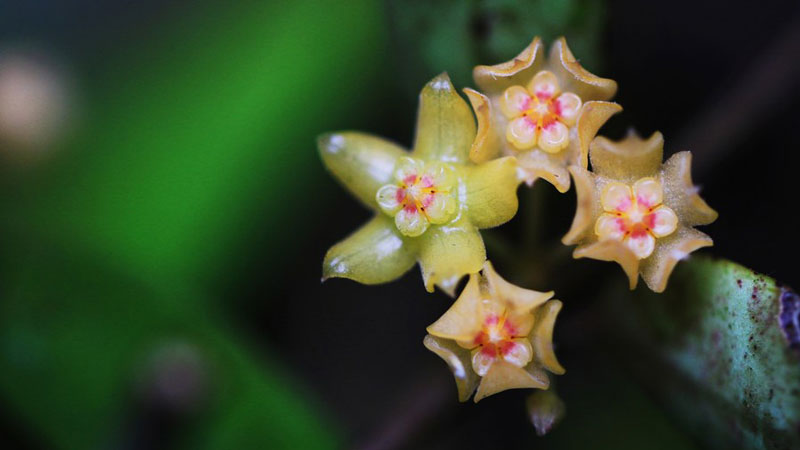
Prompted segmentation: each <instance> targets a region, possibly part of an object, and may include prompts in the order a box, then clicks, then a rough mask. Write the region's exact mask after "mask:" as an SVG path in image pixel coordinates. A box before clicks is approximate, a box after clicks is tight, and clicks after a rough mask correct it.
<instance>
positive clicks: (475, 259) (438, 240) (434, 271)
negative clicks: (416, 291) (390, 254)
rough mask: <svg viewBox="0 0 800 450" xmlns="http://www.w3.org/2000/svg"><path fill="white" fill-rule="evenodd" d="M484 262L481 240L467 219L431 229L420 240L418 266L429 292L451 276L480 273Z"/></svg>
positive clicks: (484, 250) (484, 251)
mask: <svg viewBox="0 0 800 450" xmlns="http://www.w3.org/2000/svg"><path fill="white" fill-rule="evenodd" d="M485 260H486V249H485V248H484V246H483V239H482V238H481V235H480V233H479V232H478V229H477V228H475V226H473V225H472V224H471V223H470V222H469V221H468V220H467V219H466V218H461V219H460V220H457V221H455V222H452V223H449V224H446V225H434V226H431V227H430V229H429V230H428V231H427V232H426V233H425V234H423V235H422V236H420V237H419V264H420V268H421V269H422V279H423V281H424V283H425V289H426V290H427V291H428V292H433V288H434V286H435V285H437V284H439V283H441V282H442V281H445V280H448V279H449V278H451V277H453V276H459V277H460V276H462V275H465V274H469V273H475V272H477V271H479V270H481V266H482V265H483V262H484V261H485Z"/></svg>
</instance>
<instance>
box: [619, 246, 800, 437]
mask: <svg viewBox="0 0 800 450" xmlns="http://www.w3.org/2000/svg"><path fill="white" fill-rule="evenodd" d="M621 292H622V290H619V291H617V293H621ZM610 298H612V300H610V302H611V308H610V309H609V313H610V314H611V316H610V319H611V320H613V321H614V323H616V324H617V325H618V327H617V328H616V332H615V333H617V335H616V337H617V338H618V340H616V341H615V343H616V344H618V345H619V346H620V348H619V352H620V354H623V355H626V356H623V360H624V361H625V362H626V363H627V365H628V366H629V368H631V369H632V370H633V372H634V373H635V374H636V375H637V376H638V377H639V379H640V381H642V382H643V383H644V384H645V385H646V386H647V387H648V388H649V389H650V390H651V391H652V392H653V393H654V394H656V396H657V397H659V399H660V400H662V401H663V403H664V404H665V405H666V406H667V407H668V408H669V410H670V411H671V412H672V413H673V415H674V417H675V419H676V420H677V421H679V422H680V423H682V424H683V425H684V426H685V427H687V429H688V430H689V431H690V432H692V433H693V434H694V436H695V437H696V438H697V439H698V440H699V441H701V442H703V443H704V444H705V445H706V446H707V447H709V448H720V449H723V448H724V449H728V448H753V449H790V448H800V348H798V347H799V346H800V341H799V340H798V334H797V333H798V326H797V325H798V312H800V299H798V296H797V295H796V294H795V293H794V292H793V291H791V290H790V289H789V288H786V287H782V286H781V285H780V284H778V283H777V282H776V281H775V280H773V279H771V278H769V277H767V276H764V275H760V274H757V273H754V272H752V271H751V270H749V269H747V268H745V267H742V266H740V265H738V264H735V263H732V262H730V261H725V260H712V259H708V258H696V259H693V260H692V261H690V262H688V263H683V264H681V265H679V266H678V269H676V272H675V273H674V274H673V278H672V280H671V281H670V286H669V287H668V288H667V290H666V291H665V293H664V294H661V295H659V294H654V293H652V292H649V291H647V290H646V289H643V288H640V289H639V290H638V291H637V292H636V293H635V294H634V298H630V296H628V295H613V296H611V297H610Z"/></svg>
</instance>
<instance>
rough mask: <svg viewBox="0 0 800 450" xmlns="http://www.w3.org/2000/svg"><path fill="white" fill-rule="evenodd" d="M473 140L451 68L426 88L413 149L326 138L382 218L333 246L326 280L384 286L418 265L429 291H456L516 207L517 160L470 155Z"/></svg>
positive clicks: (358, 137) (344, 177)
mask: <svg viewBox="0 0 800 450" xmlns="http://www.w3.org/2000/svg"><path fill="white" fill-rule="evenodd" d="M475 136H476V128H475V121H474V118H473V117H472V111H471V109H470V107H469V105H467V103H466V102H465V101H464V100H463V99H462V98H461V97H460V96H459V95H458V93H457V92H456V91H455V89H454V88H453V85H452V84H451V83H450V80H449V78H448V77H447V75H446V74H442V75H440V76H438V77H436V78H434V79H433V80H432V81H430V82H429V83H428V84H427V85H426V86H425V88H424V89H423V90H422V93H421V94H420V107H419V113H418V119H417V134H416V138H415V144H414V149H413V151H411V152H406V151H405V150H403V149H402V148H400V147H398V146H396V145H394V144H392V143H390V142H387V141H385V140H383V139H380V138H376V137H373V136H369V135H364V134H360V133H354V132H342V133H331V134H326V135H324V136H322V137H321V138H320V139H319V147H320V153H321V156H322V160H323V162H324V163H325V166H326V167H328V169H329V170H330V171H331V173H332V174H333V175H334V176H335V177H336V178H337V179H338V180H339V181H340V182H341V183H342V184H344V185H345V187H347V189H348V190H350V191H351V192H352V193H353V194H355V195H356V196H357V197H358V198H359V199H360V200H361V201H362V202H363V203H364V204H366V205H367V206H369V207H370V208H371V209H372V210H373V211H375V212H376V214H377V217H376V218H375V219H373V220H372V221H371V222H369V224H368V225H366V226H365V227H363V228H362V229H361V230H359V231H358V232H356V233H355V234H353V235H352V236H351V237H349V238H347V239H345V240H344V241H342V242H340V243H339V244H337V245H335V246H334V247H333V248H332V249H331V250H330V251H329V252H328V254H327V255H326V257H325V261H324V262H323V275H324V278H330V277H344V278H350V279H353V280H356V281H359V282H362V283H367V284H374V283H382V282H386V281H391V280H393V279H395V278H397V277H399V276H400V275H402V274H403V273H404V272H405V271H406V270H408V269H409V268H410V267H411V266H413V264H414V262H415V261H416V262H418V263H419V264H420V267H421V269H422V275H423V280H424V283H425V288H426V289H427V290H428V291H433V289H434V286H439V287H440V288H441V289H443V290H444V291H445V292H448V293H450V294H451V295H454V290H455V286H456V284H457V282H458V280H459V279H460V278H461V277H463V276H464V275H466V274H469V273H474V272H477V271H479V270H480V269H481V266H482V265H483V262H484V261H485V259H486V250H485V248H484V245H483V239H482V238H481V235H480V233H479V231H478V230H479V229H480V228H488V227H494V226H497V225H500V224H502V223H504V222H506V221H508V220H510V219H511V218H512V217H513V216H514V214H516V211H517V206H518V201H517V196H516V190H517V187H518V185H519V181H518V179H517V177H516V172H517V163H516V159H514V158H513V157H507V158H500V159H495V160H492V161H488V162H485V163H475V162H473V161H471V160H470V158H469V152H470V148H471V144H472V142H473V140H474V138H475ZM362 245H363V248H360V246H362ZM390 250H391V251H390Z"/></svg>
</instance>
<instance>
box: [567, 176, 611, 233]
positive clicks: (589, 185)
mask: <svg viewBox="0 0 800 450" xmlns="http://www.w3.org/2000/svg"><path fill="white" fill-rule="evenodd" d="M569 172H570V174H572V178H573V180H574V182H575V193H576V195H577V205H576V209H575V217H574V218H573V219H572V226H571V227H570V229H569V231H568V232H567V234H566V235H564V237H563V238H561V242H563V243H564V245H575V244H577V243H578V242H581V241H583V240H585V239H589V238H590V237H591V235H592V234H593V231H592V228H593V227H594V221H595V220H596V219H597V216H598V215H599V214H600V212H601V211H602V208H601V206H600V200H599V199H598V198H597V192H596V188H595V185H596V181H595V177H596V176H595V174H593V173H592V172H589V171H588V170H586V169H584V168H582V167H578V166H570V167H569Z"/></svg>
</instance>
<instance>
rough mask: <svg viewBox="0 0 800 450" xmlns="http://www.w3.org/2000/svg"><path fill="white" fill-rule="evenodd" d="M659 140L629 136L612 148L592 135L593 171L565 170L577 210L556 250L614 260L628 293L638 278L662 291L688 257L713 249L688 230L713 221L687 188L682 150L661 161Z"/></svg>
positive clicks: (702, 237) (712, 213)
mask: <svg viewBox="0 0 800 450" xmlns="http://www.w3.org/2000/svg"><path fill="white" fill-rule="evenodd" d="M663 153H664V138H663V137H662V136H661V133H654V134H653V135H652V136H651V137H650V138H649V139H647V140H643V139H641V138H639V137H638V136H636V135H635V134H631V135H630V136H628V137H627V138H625V139H623V140H621V141H619V142H613V141H610V140H608V139H605V138H603V137H598V138H597V139H595V140H594V141H593V142H592V145H591V149H590V152H589V156H590V158H591V162H592V169H593V172H589V171H587V170H586V169H584V168H582V167H580V166H571V167H570V168H569V170H570V173H572V177H573V179H574V180H575V189H576V192H577V195H578V207H577V211H576V212H575V218H574V219H573V222H572V227H571V228H570V230H569V232H568V233H567V234H566V236H564V238H563V239H562V241H563V242H564V244H567V245H573V244H578V247H577V248H576V249H575V252H574V256H575V258H593V259H598V260H601V261H616V262H617V263H619V265H620V266H622V269H623V270H624V271H625V273H626V274H627V275H628V278H629V280H630V287H631V289H633V288H634V287H636V284H637V281H638V278H639V274H641V276H642V278H643V279H644V281H645V283H646V284H647V286H648V287H649V288H650V289H652V290H653V291H655V292H662V291H663V290H664V289H665V288H666V286H667V281H668V280H669V276H670V274H671V273H672V269H673V268H674V267H675V265H676V264H677V263H678V261H680V260H681V259H684V258H685V257H687V256H688V255H689V254H690V253H691V252H693V251H695V250H697V249H699V248H702V247H708V246H711V245H713V241H712V240H711V238H710V237H708V236H707V235H705V234H703V233H701V232H700V231H697V230H696V229H694V227H695V226H697V225H707V224H709V223H711V222H713V221H714V220H716V218H717V213H716V211H714V210H713V209H711V208H710V207H709V206H708V205H707V204H706V202H705V201H703V199H702V198H700V195H698V189H697V187H696V186H695V185H694V184H693V183H692V178H691V161H692V155H691V153H689V152H686V151H684V152H679V153H676V154H675V155H673V156H672V157H671V158H670V159H669V160H667V162H665V163H663V164H662V163H661V161H662V158H663Z"/></svg>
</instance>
